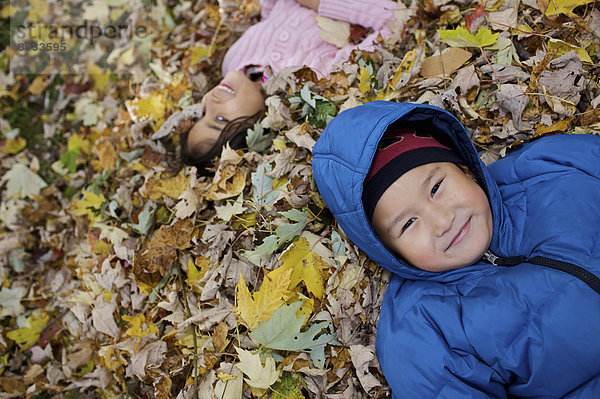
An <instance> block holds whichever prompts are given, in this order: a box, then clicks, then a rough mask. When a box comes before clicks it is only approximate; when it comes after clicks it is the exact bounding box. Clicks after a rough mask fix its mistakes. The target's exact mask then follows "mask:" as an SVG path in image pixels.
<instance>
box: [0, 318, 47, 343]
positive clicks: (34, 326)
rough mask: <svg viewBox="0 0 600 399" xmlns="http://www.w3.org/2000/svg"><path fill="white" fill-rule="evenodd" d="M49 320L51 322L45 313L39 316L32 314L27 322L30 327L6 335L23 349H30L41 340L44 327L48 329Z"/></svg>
mask: <svg viewBox="0 0 600 399" xmlns="http://www.w3.org/2000/svg"><path fill="white" fill-rule="evenodd" d="M48 320H50V317H49V316H48V314H46V313H44V312H42V313H41V314H40V315H39V316H38V315H36V314H32V315H31V317H30V318H29V319H28V320H27V322H28V323H29V326H28V327H21V328H17V329H16V330H12V331H9V332H8V333H6V336H7V337H8V338H10V339H12V340H13V341H15V342H16V343H18V344H19V345H21V349H23V350H25V349H29V348H31V347H32V346H33V345H35V343H36V342H37V341H38V340H39V339H40V334H41V333H42V330H43V329H44V327H46V324H47V323H48Z"/></svg>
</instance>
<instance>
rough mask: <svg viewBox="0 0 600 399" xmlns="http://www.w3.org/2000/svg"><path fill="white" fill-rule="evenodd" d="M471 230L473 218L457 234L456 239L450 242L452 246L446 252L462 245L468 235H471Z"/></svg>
mask: <svg viewBox="0 0 600 399" xmlns="http://www.w3.org/2000/svg"><path fill="white" fill-rule="evenodd" d="M469 230H471V218H470V217H469V219H468V220H467V221H466V223H465V224H464V225H463V226H462V227H461V228H460V230H459V231H458V233H456V236H454V238H453V239H452V241H451V242H450V245H448V248H446V250H448V249H450V248H452V247H453V246H455V245H458V244H460V243H461V242H462V241H463V240H464V238H465V237H466V235H467V234H468V233H469Z"/></svg>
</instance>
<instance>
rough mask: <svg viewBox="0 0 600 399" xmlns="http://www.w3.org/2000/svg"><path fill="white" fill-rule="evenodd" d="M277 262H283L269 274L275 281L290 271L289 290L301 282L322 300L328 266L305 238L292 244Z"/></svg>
mask: <svg viewBox="0 0 600 399" xmlns="http://www.w3.org/2000/svg"><path fill="white" fill-rule="evenodd" d="M279 260H281V261H283V265H282V266H281V267H280V268H278V269H275V270H273V271H272V272H271V273H270V274H273V277H274V278H275V279H277V278H279V276H280V275H282V274H284V273H287V272H288V271H291V272H292V274H291V277H290V285H289V289H290V290H291V289H294V288H295V287H296V286H297V285H298V284H300V282H301V281H303V282H304V285H306V288H307V289H308V291H309V292H310V293H311V294H313V295H314V296H315V297H316V298H319V299H322V298H323V294H324V293H325V277H326V273H327V270H328V268H329V266H328V265H327V263H326V262H325V261H324V260H323V258H322V257H321V256H320V255H319V254H317V253H316V252H314V251H313V250H312V249H311V247H310V243H309V242H308V240H307V239H306V238H304V237H301V238H300V239H299V240H298V241H296V242H295V243H294V244H292V245H291V246H290V247H289V248H288V250H287V251H286V252H285V253H284V254H283V255H281V257H280V258H279Z"/></svg>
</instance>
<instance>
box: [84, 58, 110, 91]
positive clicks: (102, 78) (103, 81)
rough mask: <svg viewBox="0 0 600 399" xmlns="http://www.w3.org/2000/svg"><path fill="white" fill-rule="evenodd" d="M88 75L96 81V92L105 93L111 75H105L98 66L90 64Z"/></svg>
mask: <svg viewBox="0 0 600 399" xmlns="http://www.w3.org/2000/svg"><path fill="white" fill-rule="evenodd" d="M88 75H90V78H92V80H93V81H94V90H98V91H104V88H105V87H106V85H107V84H108V82H109V80H110V73H108V72H106V73H105V72H104V70H102V68H100V67H99V66H98V65H96V64H92V63H90V64H88Z"/></svg>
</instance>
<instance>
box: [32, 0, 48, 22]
mask: <svg viewBox="0 0 600 399" xmlns="http://www.w3.org/2000/svg"><path fill="white" fill-rule="evenodd" d="M29 4H30V5H31V10H29V14H28V15H27V20H28V21H31V22H34V23H35V22H38V21H39V20H40V19H41V18H42V17H45V16H46V15H49V14H50V4H49V3H48V2H47V1H45V0H30V1H29Z"/></svg>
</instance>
